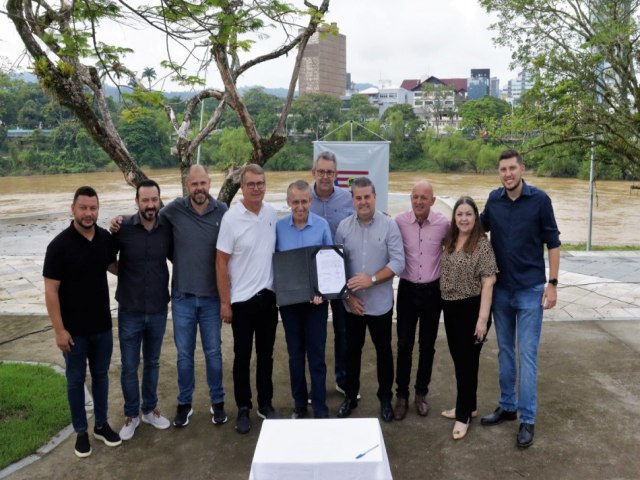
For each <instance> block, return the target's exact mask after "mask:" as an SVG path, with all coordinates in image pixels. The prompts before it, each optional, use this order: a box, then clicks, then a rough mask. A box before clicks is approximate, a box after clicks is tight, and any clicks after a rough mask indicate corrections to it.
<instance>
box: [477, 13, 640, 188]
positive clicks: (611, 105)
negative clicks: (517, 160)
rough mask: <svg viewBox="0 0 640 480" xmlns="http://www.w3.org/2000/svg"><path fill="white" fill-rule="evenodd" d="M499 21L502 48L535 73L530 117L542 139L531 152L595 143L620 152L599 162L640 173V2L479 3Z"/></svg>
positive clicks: (629, 171)
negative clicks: (639, 86)
mask: <svg viewBox="0 0 640 480" xmlns="http://www.w3.org/2000/svg"><path fill="white" fill-rule="evenodd" d="M480 3H481V5H483V6H484V8H485V9H486V10H487V12H489V13H491V14H494V15H496V16H497V18H498V21H497V22H496V23H495V25H494V26H493V28H494V30H495V32H496V33H497V35H498V37H497V42H498V44H499V45H502V46H507V47H509V48H511V49H512V50H514V60H515V63H516V64H517V65H519V66H520V67H522V68H525V69H529V71H533V72H534V73H536V74H537V79H538V80H537V82H536V85H535V87H534V89H533V90H532V92H531V93H530V103H529V105H528V110H529V112H526V115H527V116H528V117H529V118H535V121H536V124H537V133H538V138H537V139H536V141H535V143H534V144H532V145H530V148H544V147H547V146H551V145H555V144H559V143H563V144H567V143H572V144H575V145H578V147H579V148H582V149H587V148H590V146H591V142H592V141H593V142H595V144H596V145H599V146H602V147H604V148H605V149H606V150H607V151H609V152H611V153H613V154H614V155H613V156H611V155H608V156H605V157H602V158H599V159H598V161H601V162H607V163H613V164H615V165H617V166H618V167H619V168H620V170H621V171H622V172H624V175H625V176H638V174H639V173H640V162H639V160H638V159H639V158H640V121H638V120H639V114H638V112H640V89H639V88H638V85H640V83H639V78H638V68H637V59H638V58H639V57H640V35H639V33H640V32H639V29H638V16H639V15H640V2H637V1H608V0H594V1H589V2H585V1H582V0H562V1H558V2H549V1H547V0H529V1H520V0H480Z"/></svg>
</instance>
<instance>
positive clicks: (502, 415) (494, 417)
mask: <svg viewBox="0 0 640 480" xmlns="http://www.w3.org/2000/svg"><path fill="white" fill-rule="evenodd" d="M517 418H518V412H509V411H508V410H503V409H502V407H498V408H496V409H495V410H494V411H493V413H490V414H489V415H485V416H484V417H482V419H481V420H480V424H481V425H484V426H485V427H488V426H491V425H499V424H501V423H502V422H504V421H505V420H517Z"/></svg>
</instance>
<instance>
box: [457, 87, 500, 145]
mask: <svg viewBox="0 0 640 480" xmlns="http://www.w3.org/2000/svg"><path fill="white" fill-rule="evenodd" d="M509 113H511V104H510V103H508V102H505V101H504V100H500V99H499V98H494V97H491V96H486V97H482V98H479V99H477V100H467V101H466V102H464V103H463V104H461V105H460V108H459V109H458V114H459V115H460V117H461V118H462V124H461V126H462V128H467V129H469V130H471V131H472V132H473V133H474V134H476V135H481V136H486V135H487V134H488V132H490V131H491V130H493V129H494V128H495V127H496V124H499V123H500V122H501V121H502V119H503V118H504V117H505V116H506V115H508V114H509Z"/></svg>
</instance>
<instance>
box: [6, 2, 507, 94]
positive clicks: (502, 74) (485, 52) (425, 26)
mask: <svg viewBox="0 0 640 480" xmlns="http://www.w3.org/2000/svg"><path fill="white" fill-rule="evenodd" d="M294 3H296V4H297V3H300V2H294ZM326 20H327V21H328V22H336V23H337V24H338V27H339V29H340V33H342V34H344V35H346V37H347V72H350V73H351V80H352V81H354V82H357V83H365V82H366V83H372V84H378V82H379V81H380V80H388V81H391V83H392V85H400V83H401V82H402V80H404V79H411V78H420V77H421V76H424V75H434V76H436V77H441V78H451V77H468V76H469V73H470V72H469V71H470V69H471V68H490V69H491V76H497V77H499V78H500V86H501V87H503V86H504V85H505V84H506V82H507V81H508V80H509V79H510V78H513V77H515V72H511V71H510V70H509V62H510V59H511V53H510V52H509V51H508V50H505V49H498V48H496V47H494V45H493V42H492V39H491V38H492V36H493V33H492V32H490V31H489V30H488V27H489V25H490V24H491V21H492V19H491V18H490V17H489V16H488V15H487V14H486V13H485V11H484V10H483V9H482V8H480V6H479V5H478V3H477V1H476V0H448V1H440V0H366V1H365V0H359V1H355V0H332V3H331V7H330V11H329V13H328V14H327V17H326ZM0 32H1V33H0V55H1V56H4V57H6V58H7V59H8V60H9V61H10V62H14V61H15V60H16V59H17V58H19V52H20V51H22V50H23V48H22V47H21V44H20V42H19V39H18V37H17V34H15V29H14V27H13V24H12V23H10V22H9V21H8V20H7V19H6V18H5V17H4V16H3V17H2V19H1V21H0ZM103 33H104V31H103ZM107 41H108V42H112V43H120V44H128V46H130V47H131V48H134V49H135V50H136V52H135V53H134V54H132V55H130V56H128V57H127V63H128V64H129V65H130V66H131V67H132V68H133V69H134V70H138V71H141V70H142V68H144V67H153V68H154V69H155V70H156V72H158V74H159V77H160V76H161V74H162V73H163V72H162V69H161V68H160V61H161V60H162V59H163V58H164V57H165V52H164V48H163V42H162V39H161V38H154V37H153V35H152V34H151V32H149V31H146V32H135V33H133V34H132V33H131V32H129V33H125V31H124V30H123V29H122V27H116V28H110V29H109V37H108V40H107ZM261 44H262V45H264V46H268V45H269V41H264V40H263V41H262V42H261ZM257 48H258V49H260V44H259V45H258V47H257ZM292 65H293V55H290V57H289V58H287V59H285V60H279V61H272V62H269V63H268V64H264V65H260V66H258V67H254V68H252V69H251V70H250V71H248V72H247V73H246V74H244V75H243V76H242V77H241V78H240V80H239V82H238V84H239V85H240V86H249V85H262V86H265V87H287V85H288V79H289V75H290V72H291V67H292ZM207 84H208V85H209V86H214V87H219V86H221V82H220V81H219V80H217V79H215V78H213V77H211V78H209V79H208V82H207ZM174 87H175V86H173V85H169V84H165V85H164V86H161V85H158V86H157V88H164V89H165V90H171V89H174Z"/></svg>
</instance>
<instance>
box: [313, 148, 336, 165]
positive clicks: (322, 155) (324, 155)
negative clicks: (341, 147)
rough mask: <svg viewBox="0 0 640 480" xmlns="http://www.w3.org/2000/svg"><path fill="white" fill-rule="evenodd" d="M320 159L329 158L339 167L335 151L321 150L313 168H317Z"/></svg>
mask: <svg viewBox="0 0 640 480" xmlns="http://www.w3.org/2000/svg"><path fill="white" fill-rule="evenodd" d="M318 160H328V161H329V162H333V165H334V166H335V167H336V168H338V161H337V160H336V156H335V154H334V153H333V152H330V151H328V150H325V151H324V152H321V153H320V155H318V157H317V158H316V159H315V161H314V162H313V168H316V167H317V166H318Z"/></svg>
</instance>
